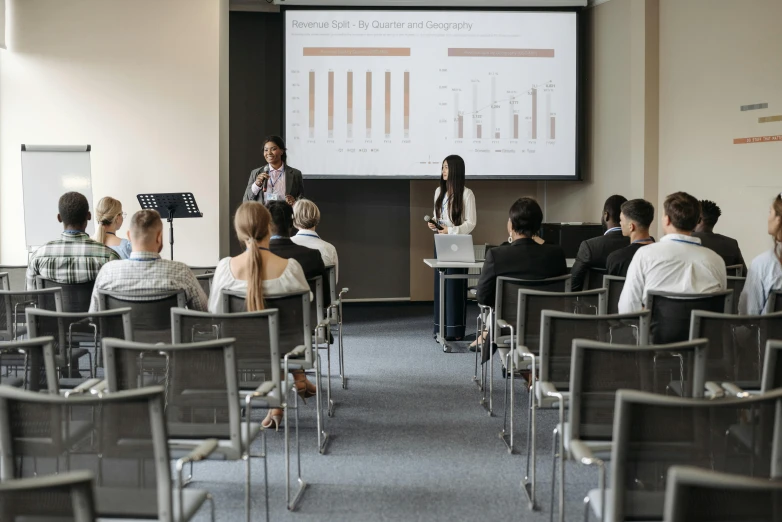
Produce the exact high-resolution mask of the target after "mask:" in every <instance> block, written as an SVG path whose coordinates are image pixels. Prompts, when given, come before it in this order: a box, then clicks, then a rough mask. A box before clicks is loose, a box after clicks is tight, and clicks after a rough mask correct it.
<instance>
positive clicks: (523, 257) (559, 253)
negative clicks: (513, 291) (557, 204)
mask: <svg viewBox="0 0 782 522" xmlns="http://www.w3.org/2000/svg"><path fill="white" fill-rule="evenodd" d="M542 222H543V211H542V210H541V209H540V205H538V202H537V201H535V200H534V199H532V198H520V199H518V200H516V202H515V203H514V204H513V206H511V207H510V212H509V217H508V234H510V236H511V238H512V239H513V242H512V243H511V244H509V245H505V246H499V247H495V248H492V249H491V250H489V251H488V252H486V260H485V261H484V262H483V269H482V270H481V277H480V279H479V280H478V288H477V291H478V302H479V303H480V304H482V305H486V306H492V307H493V306H494V297H495V295H494V294H495V292H496V287H497V278H498V277H499V276H507V277H516V278H519V279H547V278H549V277H557V276H561V275H565V274H567V262H566V261H565V251H564V250H562V247H561V246H559V245H550V244H545V243H544V244H538V243H537V242H536V241H535V240H534V239H532V236H533V235H535V234H536V233H537V232H538V230H540V225H541V223H542Z"/></svg>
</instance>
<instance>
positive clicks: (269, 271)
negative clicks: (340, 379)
mask: <svg viewBox="0 0 782 522" xmlns="http://www.w3.org/2000/svg"><path fill="white" fill-rule="evenodd" d="M270 223H271V216H270V215H269V211H268V210H266V207H264V206H263V205H262V204H260V203H258V202H256V201H247V202H245V203H242V204H241V206H240V207H239V209H238V210H237V211H236V216H235V217H234V229H235V230H236V235H237V236H238V237H239V241H241V242H243V243H244V244H245V245H246V247H247V249H246V250H245V251H244V252H243V253H241V254H239V255H238V256H236V257H226V258H224V259H221V260H220V262H219V263H218V265H217V268H216V269H215V275H214V279H213V280H212V289H211V291H210V295H209V311H210V312H211V313H223V312H224V310H223V306H222V299H221V295H220V294H222V291H223V290H235V291H239V292H246V294H247V298H246V299H247V310H248V311H256V310H263V309H264V303H263V296H264V294H285V293H289V292H299V291H302V290H309V288H310V287H309V285H308V284H307V279H306V278H305V277H304V271H303V270H302V268H301V265H299V263H298V261H296V260H295V259H283V258H282V257H279V256H276V255H274V254H272V253H271V252H270V251H269V238H270V236H271V231H270V228H269V225H270ZM291 373H293V380H294V382H295V384H296V390H297V391H298V393H299V395H300V396H302V397H304V398H307V397H312V396H313V395H315V385H314V384H312V383H311V382H309V381H308V380H307V378H306V377H305V375H304V372H303V371H297V372H291ZM282 414H283V411H282V410H281V409H271V410H269V414H268V415H267V416H266V418H265V419H264V420H263V422H262V423H261V424H262V425H263V427H264V428H269V427H271V426H272V425H274V427H275V429H277V428H279V425H280V421H281V419H282Z"/></svg>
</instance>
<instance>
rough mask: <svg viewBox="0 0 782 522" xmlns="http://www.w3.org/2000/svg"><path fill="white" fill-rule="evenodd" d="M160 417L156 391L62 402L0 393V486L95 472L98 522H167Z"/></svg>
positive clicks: (166, 463) (167, 471) (2, 389)
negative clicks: (126, 521) (117, 521)
mask: <svg viewBox="0 0 782 522" xmlns="http://www.w3.org/2000/svg"><path fill="white" fill-rule="evenodd" d="M163 410H164V406H163V388H161V387H150V388H146V389H143V390H133V391H128V392H117V393H110V394H97V395H94V394H75V395H71V396H70V397H67V398H66V397H63V396H61V395H53V394H44V393H35V392H30V391H24V390H17V389H15V388H9V387H6V386H0V426H2V429H0V480H1V481H3V482H5V481H8V480H13V479H18V478H23V477H30V476H33V475H34V474H37V475H39V476H40V475H51V474H55V473H58V472H64V471H74V470H85V469H86V470H95V471H96V484H95V499H96V501H97V502H96V503H97V505H98V506H100V511H99V512H98V513H97V515H98V516H99V517H106V518H133V519H135V518H153V517H157V518H158V519H159V520H161V521H166V522H173V509H172V508H173V504H172V494H171V467H170V466H171V464H170V460H169V451H168V440H167V437H168V434H167V432H166V424H165V421H164V417H163V415H164V414H163ZM74 454H78V458H74V457H72V455H74ZM109 466H111V468H109ZM118 469H121V470H126V471H123V472H117V471H116V470H118Z"/></svg>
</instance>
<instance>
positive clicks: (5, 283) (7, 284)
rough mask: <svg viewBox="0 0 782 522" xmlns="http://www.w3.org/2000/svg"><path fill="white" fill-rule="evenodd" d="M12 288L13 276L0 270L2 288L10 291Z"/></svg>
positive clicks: (0, 288)
mask: <svg viewBox="0 0 782 522" xmlns="http://www.w3.org/2000/svg"><path fill="white" fill-rule="evenodd" d="M10 289H11V278H10V277H8V272H0V290H5V291H8V290H10Z"/></svg>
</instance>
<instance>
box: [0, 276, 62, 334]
mask: <svg viewBox="0 0 782 522" xmlns="http://www.w3.org/2000/svg"><path fill="white" fill-rule="evenodd" d="M26 308H38V309H43V310H52V311H57V312H61V311H62V290H61V289H60V288H47V289H45V290H28V291H26V292H25V291H14V290H11V291H5V290H2V291H0V341H11V340H14V339H17V338H19V337H22V336H24V335H26V334H27V318H26V316H25V313H24V311H25V309H26Z"/></svg>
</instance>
